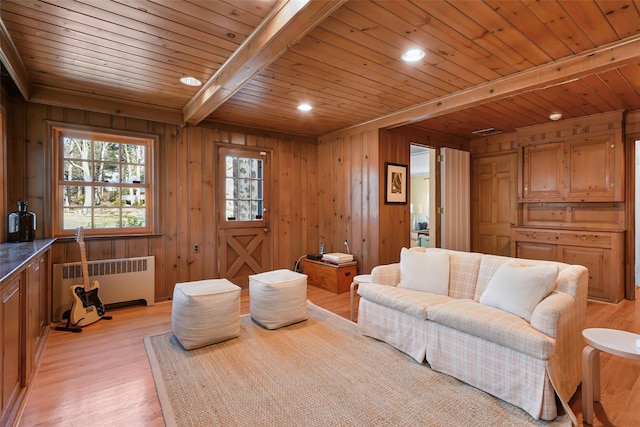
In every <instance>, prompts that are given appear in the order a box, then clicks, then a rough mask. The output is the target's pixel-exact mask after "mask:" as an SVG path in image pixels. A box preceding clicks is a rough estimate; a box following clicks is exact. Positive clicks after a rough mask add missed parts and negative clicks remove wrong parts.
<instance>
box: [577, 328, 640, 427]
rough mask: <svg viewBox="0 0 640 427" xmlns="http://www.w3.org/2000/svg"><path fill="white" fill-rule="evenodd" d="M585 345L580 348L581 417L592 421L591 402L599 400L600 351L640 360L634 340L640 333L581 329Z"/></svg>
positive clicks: (639, 349) (588, 421) (589, 421)
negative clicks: (582, 348)
mask: <svg viewBox="0 0 640 427" xmlns="http://www.w3.org/2000/svg"><path fill="white" fill-rule="evenodd" d="M582 336H583V338H584V340H585V341H586V343H587V345H586V346H585V348H584V350H582V419H583V421H584V422H585V423H587V424H592V423H593V402H594V401H596V402H598V401H600V352H601V351H604V352H606V353H610V354H614V355H616V356H620V357H626V358H628V359H638V360H640V348H638V347H636V340H637V339H639V338H640V335H638V334H634V333H632V332H627V331H620V330H618V329H606V328H590V329H585V330H584V331H582Z"/></svg>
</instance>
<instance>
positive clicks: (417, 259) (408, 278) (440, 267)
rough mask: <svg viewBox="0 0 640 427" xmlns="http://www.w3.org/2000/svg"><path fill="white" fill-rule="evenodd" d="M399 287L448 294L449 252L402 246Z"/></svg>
mask: <svg viewBox="0 0 640 427" xmlns="http://www.w3.org/2000/svg"><path fill="white" fill-rule="evenodd" d="M398 287H399V288H409V289H416V290H418V291H424V292H432V293H435V294H441V295H448V294H449V254H448V253H447V252H444V251H442V252H433V251H432V252H419V251H414V250H409V249H407V248H402V250H401V251H400V283H398Z"/></svg>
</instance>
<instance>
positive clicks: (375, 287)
mask: <svg viewBox="0 0 640 427" xmlns="http://www.w3.org/2000/svg"><path fill="white" fill-rule="evenodd" d="M358 294H359V295H360V296H361V297H363V298H366V299H368V300H369V301H372V302H375V303H377V304H380V305H383V306H385V307H389V308H392V309H394V310H398V311H401V312H403V313H407V314H409V315H411V316H414V317H417V318H418V319H421V320H426V319H427V309H429V307H433V306H434V305H437V304H442V303H444V302H447V301H451V300H452V299H453V298H451V297H448V296H446V295H440V294H434V293H430V292H423V291H417V290H415V289H408V288H400V287H395V286H386V285H380V284H377V283H360V285H359V286H358Z"/></svg>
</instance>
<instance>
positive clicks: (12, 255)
mask: <svg viewBox="0 0 640 427" xmlns="http://www.w3.org/2000/svg"><path fill="white" fill-rule="evenodd" d="M55 241H56V239H42V240H35V241H33V242H20V243H0V282H4V281H5V279H7V278H8V277H9V276H11V275H12V274H13V273H15V272H16V271H17V270H20V269H21V268H24V266H25V264H27V263H28V262H29V261H30V260H31V259H32V258H33V257H35V256H37V255H39V254H40V253H41V252H43V251H45V250H46V249H47V248H49V247H50V246H51V245H52V244H53V242H55Z"/></svg>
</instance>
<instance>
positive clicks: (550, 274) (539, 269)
mask: <svg viewBox="0 0 640 427" xmlns="http://www.w3.org/2000/svg"><path fill="white" fill-rule="evenodd" d="M557 278H558V266H557V265H553V264H543V265H534V264H531V263H527V262H526V261H515V260H514V261H510V262H508V263H506V264H503V265H501V266H500V268H498V270H497V271H496V272H495V274H494V275H493V277H492V278H491V281H489V285H488V286H487V289H486V290H485V291H484V293H483V294H482V296H481V297H480V303H481V304H485V305H490V306H492V307H495V308H499V309H502V310H505V311H508V312H509V313H512V314H515V315H516V316H520V317H522V318H523V319H525V320H527V321H530V320H531V313H533V310H534V309H535V308H536V306H537V305H538V303H540V301H542V300H543V298H545V297H546V296H547V295H549V294H550V293H551V292H552V291H553V290H554V289H555V287H556V280H557Z"/></svg>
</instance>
